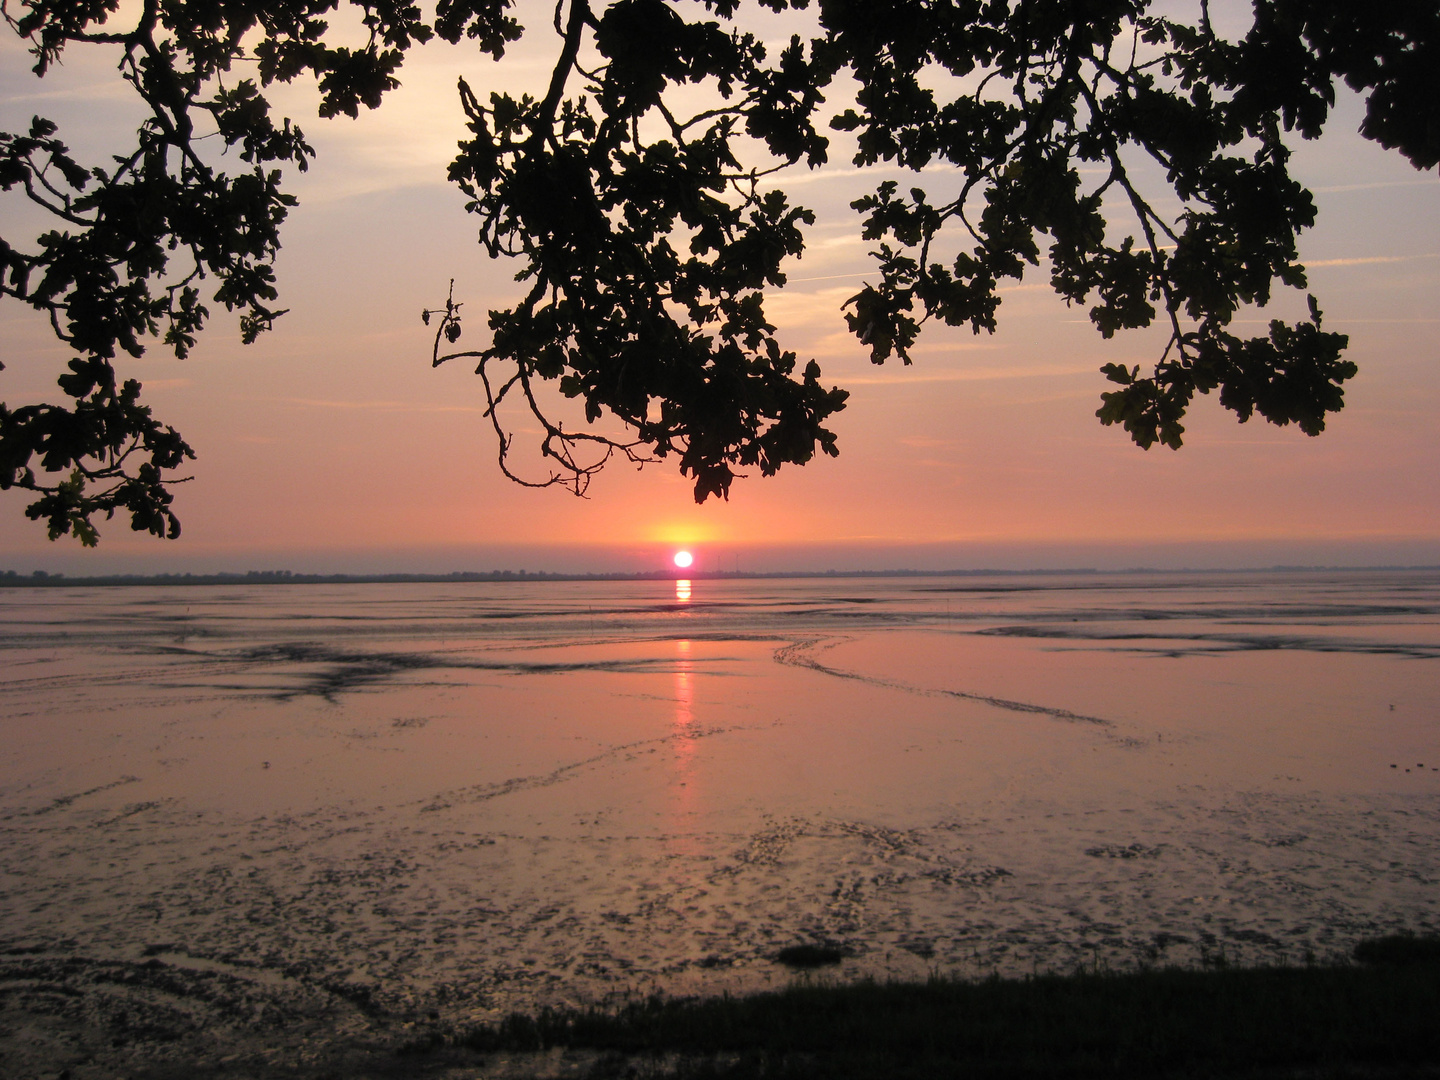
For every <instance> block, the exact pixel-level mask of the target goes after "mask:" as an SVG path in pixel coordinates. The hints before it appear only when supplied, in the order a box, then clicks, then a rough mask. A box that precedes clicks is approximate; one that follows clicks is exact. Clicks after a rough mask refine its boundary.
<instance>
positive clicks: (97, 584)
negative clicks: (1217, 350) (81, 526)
mask: <svg viewBox="0 0 1440 1080" xmlns="http://www.w3.org/2000/svg"><path fill="white" fill-rule="evenodd" d="M1436 570H1440V566H1435V565H1423V566H1383V565H1382V566H1288V565H1279V566H1264V567H1226V568H1219V569H1213V568H1201V569H1192V568H1182V569H1161V568H1158V567H1152V566H1137V567H1129V568H1126V569H1123V570H1100V569H1098V568H1095V567H1088V568H1081V569H1070V570H993V569H980V570H958V569H957V570H899V569H896V570H777V571H731V570H703V571H696V572H691V573H682V572H680V571H677V570H673V569H669V570H647V571H617V572H613V573H566V572H562V571H545V570H537V571H527V570H484V571H473V570H456V571H454V572H452V573H449V574H304V573H295V572H293V571H290V570H249V571H246V572H244V573H217V574H192V573H187V574H97V575H93V576H89V577H66V576H65V575H64V574H51V573H47V572H46V571H44V570H36V571H34V572H33V573H30V574H21V573H19V572H17V571H14V570H5V571H0V589H34V588H41V589H56V588H62V589H65V588H68V589H77V588H114V587H123V586H146V585H149V586H154V585H181V586H192V585H415V584H455V583H471V582H485V583H490V582H498V583H507V582H508V583H516V582H534V581H556V582H564V581H675V580H682V579H688V580H692V581H760V580H778V579H785V578H802V579H806V578H940V577H986V578H989V577H1083V576H1088V575H1106V576H1122V575H1126V574H1188V575H1195V576H1214V575H1216V574H1303V573H1337V572H1346V573H1382V572H1390V573H1394V572H1416V571H1436Z"/></svg>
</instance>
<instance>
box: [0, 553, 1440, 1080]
mask: <svg viewBox="0 0 1440 1080" xmlns="http://www.w3.org/2000/svg"><path fill="white" fill-rule="evenodd" d="M0 657H3V669H4V674H3V677H0V734H3V738H0V850H3V852H4V858H3V865H0V1010H3V1011H0V1051H3V1054H4V1058H3V1059H0V1061H3V1065H4V1070H5V1072H6V1074H7V1075H9V1074H13V1075H16V1076H47V1075H56V1074H58V1073H60V1072H61V1071H62V1070H66V1069H68V1070H69V1071H70V1075H71V1076H72V1077H76V1078H79V1077H90V1076H94V1077H101V1076H105V1077H109V1076H135V1077H138V1076H145V1075H155V1076H160V1075H167V1074H169V1073H174V1074H175V1075H182V1074H184V1075H206V1074H213V1075H235V1076H239V1075H284V1074H285V1072H287V1071H290V1072H294V1073H295V1074H296V1075H307V1074H308V1075H319V1074H320V1073H321V1072H323V1071H324V1070H326V1069H330V1070H333V1069H336V1068H341V1069H349V1068H350V1066H347V1065H345V1063H346V1062H347V1061H351V1062H353V1061H354V1060H358V1059H356V1058H355V1055H357V1054H359V1055H361V1056H362V1057H363V1058H364V1060H366V1061H373V1060H379V1058H376V1057H375V1055H381V1056H382V1057H383V1055H384V1054H386V1053H389V1052H390V1051H392V1050H393V1049H395V1048H396V1047H400V1046H405V1045H415V1044H423V1043H425V1042H426V1041H427V1040H430V1041H431V1042H433V1041H435V1040H444V1039H446V1038H450V1037H453V1036H456V1035H457V1033H463V1032H465V1031H469V1030H472V1029H474V1027H475V1026H476V1025H478V1024H487V1023H494V1022H497V1021H498V1020H499V1019H501V1018H503V1017H504V1016H506V1015H507V1014H509V1013H510V1012H512V1011H515V1010H521V1011H534V1010H538V1009H543V1008H546V1007H564V1006H583V1005H588V1004H595V1003H601V1004H603V1003H606V1002H611V1003H613V1002H616V1001H619V1000H624V999H632V998H635V997H637V996H644V995H648V994H651V993H655V992H659V993H662V994H665V995H669V996H684V995H700V996H713V995H716V994H720V993H722V992H729V993H739V992H748V991H755V990H763V989H773V988H779V987H783V986H785V985H788V984H790V983H791V982H792V981H793V980H794V979H795V978H796V976H795V975H794V974H793V972H792V970H791V969H790V968H788V967H786V966H785V965H784V964H782V963H779V962H777V957H778V956H779V955H780V954H781V952H782V951H783V950H785V949H787V948H792V947H795V946H806V945H808V946H815V947H818V948H821V949H824V950H831V951H833V952H835V953H837V954H838V955H840V956H841V957H843V959H841V960H840V962H839V963H838V964H837V965H834V966H832V967H830V968H827V971H829V972H830V973H831V974H830V975H829V976H827V977H829V978H831V979H834V980H838V981H841V982H846V981H855V980H859V979H866V978H870V979H877V980H882V981H883V980H887V979H924V978H926V977H927V976H929V975H931V974H940V975H945V976H954V977H959V978H961V979H964V978H969V977H975V976H985V975H989V974H991V973H998V974H1000V975H1026V974H1032V973H1037V972H1039V973H1050V972H1068V971H1074V970H1077V969H1083V970H1090V971H1094V970H1097V969H1098V970H1108V971H1126V970H1132V969H1135V968H1138V967H1142V966H1164V965H1178V966H1181V967H1203V966H1206V965H1207V964H1208V965H1213V964H1215V963H1218V962H1221V961H1223V962H1224V963H1226V964H1229V965H1235V966H1246V965H1260V964H1275V963H1285V962H1289V963H1301V962H1304V961H1305V960H1306V959H1307V958H1313V959H1315V960H1317V961H1321V962H1323V961H1326V960H1330V959H1333V958H1336V957H1340V956H1345V955H1348V954H1349V952H1350V950H1351V949H1352V948H1353V947H1354V945H1355V943H1356V942H1357V941H1359V940H1361V939H1362V938H1367V937H1374V936H1377V935H1380V934H1384V933H1390V932H1395V931H1401V930H1410V931H1418V932H1421V933H1426V932H1430V933H1434V932H1437V931H1440V903H1437V899H1436V898H1437V896H1440V889H1437V887H1436V886H1437V879H1440V573H1435V572H1426V571H1408V572H1400V571H1390V572H1378V571H1377V572H1368V573H1362V572H1314V573H1305V574H1301V573H1269V574H1243V575H1219V574H1197V575H1158V574H1156V575H1142V574H1129V575H1109V576H1102V575H1091V576H1086V575H1046V576H1034V577H1023V576H1000V577H970V576H964V577H954V578H903V579H891V578H870V579H843V578H836V579H790V580H774V579H764V580H750V581H744V580H730V581H706V580H696V581H694V582H690V583H687V585H686V586H685V587H684V589H683V590H682V589H681V588H680V587H679V586H677V584H676V583H674V582H604V583H580V582H570V583H564V582H542V583H535V582H526V583H514V584H510V583H473V584H470V583H467V584H456V585H445V584H435V585H346V586H338V585H337V586H329V585H326V586H320V585H316V586H269V587H265V586H255V587H193V588H184V587H166V588H142V587H135V588H113V589H45V590H39V589H6V590H0ZM532 1064H533V1063H532ZM358 1067H359V1066H356V1068H358ZM365 1067H366V1068H369V1066H368V1065H367V1066H365ZM397 1067H398V1066H397ZM503 1067H508V1066H504V1065H503V1062H499V1063H496V1064H495V1065H494V1068H496V1069H502V1068H503ZM517 1067H518V1066H517ZM526 1067H527V1068H529V1067H530V1066H529V1065H527V1066H526ZM557 1067H559V1066H557ZM176 1070H179V1071H178V1072H176ZM187 1070H188V1071H187ZM401 1074H402V1075H403V1073H401ZM345 1075H357V1074H356V1073H354V1072H353V1070H352V1071H349V1072H345ZM467 1075H473V1070H472V1073H469V1074H467Z"/></svg>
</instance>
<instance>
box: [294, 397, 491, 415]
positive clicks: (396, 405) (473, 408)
mask: <svg viewBox="0 0 1440 1080" xmlns="http://www.w3.org/2000/svg"><path fill="white" fill-rule="evenodd" d="M274 400H275V401H276V402H277V403H278V404H281V405H296V406H299V407H301V408H307V409H368V410H372V411H374V412H392V413H407V412H408V413H483V412H484V411H485V410H484V409H483V408H481V407H480V406H479V405H432V404H428V403H426V402H421V401H326V400H324V399H320V398H276V399H274Z"/></svg>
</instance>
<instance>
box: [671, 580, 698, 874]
mask: <svg viewBox="0 0 1440 1080" xmlns="http://www.w3.org/2000/svg"><path fill="white" fill-rule="evenodd" d="M684 584H685V585H686V586H687V587H688V586H689V584H690V583H689V582H688V581H687V582H685V583H684ZM687 591H688V590H687ZM677 595H678V589H677ZM694 678H695V675H694V672H693V671H692V670H691V658H690V642H689V641H677V642H676V643H675V686H674V691H675V718H674V721H673V722H672V724H671V728H670V732H671V736H672V744H673V746H674V748H675V757H674V774H673V776H672V779H671V783H672V787H671V792H672V795H671V800H670V814H669V822H668V828H667V830H666V831H667V832H668V833H669V834H670V837H669V846H670V847H671V848H672V849H673V850H675V851H676V852H680V853H688V854H694V853H695V851H696V850H698V848H697V845H696V841H695V836H694V831H695V822H694V816H695V810H696V802H697V797H698V795H699V791H698V788H697V784H696V774H695V750H696V739H695V730H694V727H695V683H694Z"/></svg>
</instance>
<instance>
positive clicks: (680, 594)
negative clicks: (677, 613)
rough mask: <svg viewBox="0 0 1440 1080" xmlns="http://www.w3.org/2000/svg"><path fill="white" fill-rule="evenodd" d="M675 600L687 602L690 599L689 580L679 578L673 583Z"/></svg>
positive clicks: (684, 643) (683, 643)
mask: <svg viewBox="0 0 1440 1080" xmlns="http://www.w3.org/2000/svg"><path fill="white" fill-rule="evenodd" d="M675 599H676V600H681V601H684V600H689V599H690V579H689V578H680V579H679V580H678V581H676V582H675ZM681 644H682V645H689V644H690V643H689V642H688V641H684V642H681Z"/></svg>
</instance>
